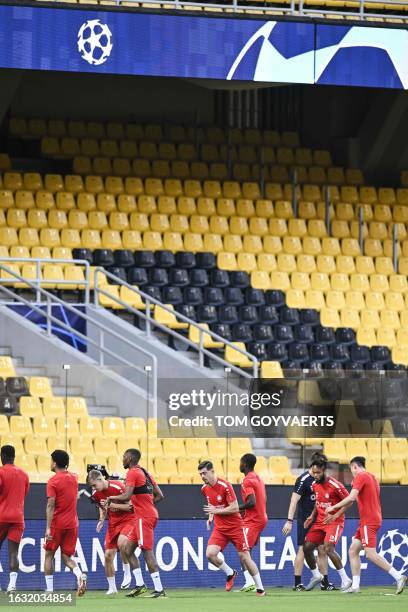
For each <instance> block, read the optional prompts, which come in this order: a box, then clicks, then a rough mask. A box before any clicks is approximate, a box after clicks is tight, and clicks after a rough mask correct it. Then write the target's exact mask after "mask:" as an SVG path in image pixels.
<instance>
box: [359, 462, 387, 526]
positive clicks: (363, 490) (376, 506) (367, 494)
mask: <svg viewBox="0 0 408 612" xmlns="http://www.w3.org/2000/svg"><path fill="white" fill-rule="evenodd" d="M352 487H353V489H357V491H358V497H357V505H358V511H359V514H360V522H361V523H363V524H364V525H381V523H382V514H381V502H380V485H379V484H378V480H377V478H376V477H375V476H374V474H370V472H360V473H359V474H357V476H356V477H355V478H354V480H353V482H352Z"/></svg>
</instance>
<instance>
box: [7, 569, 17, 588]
mask: <svg viewBox="0 0 408 612" xmlns="http://www.w3.org/2000/svg"><path fill="white" fill-rule="evenodd" d="M16 582H17V572H10V581H9V587H10V588H11V589H15V588H16Z"/></svg>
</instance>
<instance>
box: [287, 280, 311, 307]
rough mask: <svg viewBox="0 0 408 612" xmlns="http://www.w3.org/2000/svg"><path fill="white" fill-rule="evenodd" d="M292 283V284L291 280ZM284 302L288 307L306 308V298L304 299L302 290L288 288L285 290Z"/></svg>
mask: <svg viewBox="0 0 408 612" xmlns="http://www.w3.org/2000/svg"><path fill="white" fill-rule="evenodd" d="M293 274H295V273H293ZM292 284H293V281H292ZM286 303H287V305H288V306H289V308H306V300H305V294H304V292H303V291H302V290H300V289H289V290H288V291H287V292H286Z"/></svg>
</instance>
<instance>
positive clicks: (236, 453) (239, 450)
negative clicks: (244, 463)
mask: <svg viewBox="0 0 408 612" xmlns="http://www.w3.org/2000/svg"><path fill="white" fill-rule="evenodd" d="M229 451H230V454H231V456H232V457H241V455H244V454H245V453H250V452H252V446H251V441H250V440H249V438H231V439H230V441H229Z"/></svg>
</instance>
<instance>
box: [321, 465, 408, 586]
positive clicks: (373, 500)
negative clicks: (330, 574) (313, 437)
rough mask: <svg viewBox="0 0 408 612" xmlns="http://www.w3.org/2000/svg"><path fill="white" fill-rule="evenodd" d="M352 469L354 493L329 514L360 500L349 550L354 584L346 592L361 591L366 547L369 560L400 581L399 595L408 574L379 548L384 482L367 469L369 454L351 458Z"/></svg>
mask: <svg viewBox="0 0 408 612" xmlns="http://www.w3.org/2000/svg"><path fill="white" fill-rule="evenodd" d="M350 469H351V472H352V474H353V476H354V480H353V482H352V489H351V492H350V494H349V495H348V496H347V497H346V498H345V499H343V500H342V501H340V502H339V503H337V504H336V505H335V506H332V507H331V508H327V509H326V512H327V514H331V513H333V512H336V511H338V510H339V509H340V508H343V507H345V506H348V505H349V504H350V503H353V502H354V501H356V500H357V505H358V512H359V515H360V524H359V526H358V528H357V531H356V533H355V536H354V538H353V542H352V544H351V546H350V550H349V556H350V566H351V573H352V575H353V584H352V585H351V587H350V588H349V589H347V591H346V592H347V593H359V592H360V575H361V561H360V552H361V551H362V550H363V549H364V552H365V555H366V557H367V559H368V560H369V561H372V562H373V563H375V565H377V566H378V567H380V568H381V569H383V570H384V571H385V572H387V573H388V574H389V575H390V576H391V577H392V578H394V580H395V581H396V583H397V591H396V594H397V595H399V594H400V593H402V591H403V590H404V587H405V585H406V582H407V576H404V575H401V573H400V572H398V571H397V570H396V569H394V568H393V567H392V565H390V564H389V563H387V561H386V560H385V559H384V557H381V555H379V554H378V553H377V551H376V547H377V531H378V530H379V528H380V527H381V523H382V514H381V502H380V485H379V484H378V480H377V479H376V477H375V476H374V474H370V473H369V472H366V469H365V457H354V458H353V459H352V460H351V461H350Z"/></svg>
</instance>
